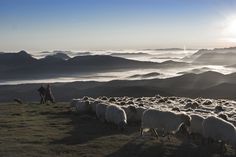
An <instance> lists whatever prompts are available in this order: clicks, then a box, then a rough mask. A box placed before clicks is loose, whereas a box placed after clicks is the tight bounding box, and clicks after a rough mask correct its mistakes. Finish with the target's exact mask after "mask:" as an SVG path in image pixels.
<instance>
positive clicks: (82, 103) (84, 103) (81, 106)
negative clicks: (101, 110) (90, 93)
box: [72, 99, 91, 113]
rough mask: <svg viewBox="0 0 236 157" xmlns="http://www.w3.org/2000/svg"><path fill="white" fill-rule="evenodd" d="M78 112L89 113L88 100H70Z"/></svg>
mask: <svg viewBox="0 0 236 157" xmlns="http://www.w3.org/2000/svg"><path fill="white" fill-rule="evenodd" d="M72 103H73V104H75V109H76V111H77V112H78V113H89V112H90V111H91V106H90V102H89V101H88V100H80V99H77V101H76V100H73V101H72Z"/></svg>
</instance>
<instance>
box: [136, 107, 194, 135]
mask: <svg viewBox="0 0 236 157" xmlns="http://www.w3.org/2000/svg"><path fill="white" fill-rule="evenodd" d="M190 120H191V117H190V116H188V115H187V114H185V113H174V112H171V111H160V110H156V109H148V110H146V111H144V113H143V117H142V124H141V129H140V133H141V135H143V129H145V128H150V129H151V130H152V131H153V132H154V133H155V135H156V136H157V137H158V134H157V132H156V130H155V129H158V130H159V129H161V130H163V131H164V134H167V133H174V134H175V133H176V132H177V131H178V130H179V128H180V126H181V125H182V124H185V125H186V126H187V127H189V126H190Z"/></svg>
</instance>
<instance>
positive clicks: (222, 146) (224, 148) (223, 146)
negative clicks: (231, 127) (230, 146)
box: [220, 141, 227, 154]
mask: <svg viewBox="0 0 236 157" xmlns="http://www.w3.org/2000/svg"><path fill="white" fill-rule="evenodd" d="M220 150H221V153H222V154H224V153H225V152H226V151H227V149H226V146H225V143H224V142H223V141H221V142H220Z"/></svg>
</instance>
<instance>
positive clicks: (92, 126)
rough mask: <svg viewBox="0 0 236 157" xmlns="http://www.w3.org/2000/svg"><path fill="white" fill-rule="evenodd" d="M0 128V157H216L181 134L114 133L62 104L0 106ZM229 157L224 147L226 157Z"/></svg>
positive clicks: (211, 149)
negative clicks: (157, 137) (165, 135)
mask: <svg viewBox="0 0 236 157" xmlns="http://www.w3.org/2000/svg"><path fill="white" fill-rule="evenodd" d="M0 129H1V131H0V156H2V157H32V156H43V157H44V156H45V157H52V156H59V157H74V156H76V157H78V156H79V157H81V156H91V157H92V156H97V157H99V156H108V157H114V156H117V157H118V156H127V157H131V156H191V157H194V156H219V149H218V145H210V146H206V145H204V146H202V145H201V143H200V141H195V142H194V143H193V142H192V141H189V140H188V139H186V138H183V137H182V136H181V135H178V136H176V137H171V140H170V141H168V140H167V139H165V138H160V139H158V140H157V139H155V138H153V137H151V136H148V135H147V134H146V136H144V137H139V131H138V130H139V126H138V125H137V126H135V125H133V126H129V127H128V128H127V129H126V130H125V131H124V132H120V131H118V130H117V129H116V128H115V127H114V126H113V127H111V126H108V125H107V124H103V123H101V122H99V121H98V120H97V119H96V118H95V117H94V116H92V115H90V116H88V115H78V114H76V113H75V112H72V111H71V109H70V106H69V104H68V103H58V104H54V105H39V104H34V103H32V104H23V105H19V104H13V103H4V104H0ZM163 141H164V142H163ZM233 153H234V151H232V149H231V148H229V147H228V150H227V153H226V156H230V155H233Z"/></svg>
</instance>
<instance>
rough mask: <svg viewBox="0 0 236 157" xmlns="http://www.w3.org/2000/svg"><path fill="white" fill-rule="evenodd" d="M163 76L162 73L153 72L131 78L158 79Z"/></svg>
mask: <svg viewBox="0 0 236 157" xmlns="http://www.w3.org/2000/svg"><path fill="white" fill-rule="evenodd" d="M159 75H161V74H160V73H157V72H151V73H147V74H136V75H132V76H130V77H129V78H150V77H156V76H159Z"/></svg>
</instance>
